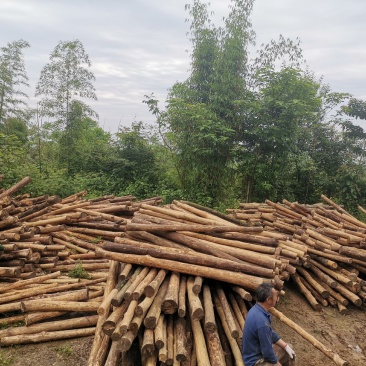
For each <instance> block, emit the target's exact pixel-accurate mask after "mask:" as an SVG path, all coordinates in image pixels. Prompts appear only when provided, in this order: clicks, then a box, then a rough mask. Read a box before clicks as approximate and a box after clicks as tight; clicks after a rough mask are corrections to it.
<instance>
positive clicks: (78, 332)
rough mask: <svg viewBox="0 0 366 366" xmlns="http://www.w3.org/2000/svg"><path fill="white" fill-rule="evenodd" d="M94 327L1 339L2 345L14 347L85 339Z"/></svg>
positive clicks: (93, 331)
mask: <svg viewBox="0 0 366 366" xmlns="http://www.w3.org/2000/svg"><path fill="white" fill-rule="evenodd" d="M94 333H95V327H88V328H81V329H72V330H60V331H53V332H41V333H38V334H24V335H17V336H12V337H2V338H1V344H2V345H15V344H25V343H40V342H46V341H55V340H60V339H69V338H78V337H87V336H91V335H94Z"/></svg>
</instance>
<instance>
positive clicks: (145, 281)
mask: <svg viewBox="0 0 366 366" xmlns="http://www.w3.org/2000/svg"><path fill="white" fill-rule="evenodd" d="M157 273H158V270H157V269H156V268H151V269H150V271H149V272H148V274H147V275H146V276H145V278H144V279H143V280H142V281H141V282H140V283H139V284H138V285H137V286H136V288H135V289H134V290H133V292H132V294H131V298H132V299H136V300H138V299H139V298H140V296H142V294H143V293H144V292H145V288H146V286H147V285H148V284H150V283H151V281H153V280H154V279H155V277H156V276H157ZM129 291H131V289H128V290H127V291H126V293H125V297H126V296H127V294H128V293H129Z"/></svg>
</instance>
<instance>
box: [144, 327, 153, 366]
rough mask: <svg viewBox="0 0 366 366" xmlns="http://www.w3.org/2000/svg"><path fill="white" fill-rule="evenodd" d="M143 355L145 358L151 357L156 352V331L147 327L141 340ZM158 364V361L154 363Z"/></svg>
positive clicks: (146, 362)
mask: <svg viewBox="0 0 366 366" xmlns="http://www.w3.org/2000/svg"><path fill="white" fill-rule="evenodd" d="M140 349H141V355H142V356H143V358H145V359H146V358H149V357H150V356H153V355H154V352H155V344H154V331H153V330H152V329H148V328H145V329H144V331H143V337H142V342H141V346H140ZM146 364H148V361H147V360H146V361H145V365H146ZM154 365H156V362H155V363H154Z"/></svg>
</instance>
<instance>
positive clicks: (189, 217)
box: [140, 203, 228, 225]
mask: <svg viewBox="0 0 366 366" xmlns="http://www.w3.org/2000/svg"><path fill="white" fill-rule="evenodd" d="M141 208H142V209H146V210H149V211H153V212H158V213H162V214H164V215H166V216H168V217H173V218H178V219H181V220H185V221H186V222H191V223H196V224H202V225H216V224H217V221H216V220H211V219H206V218H203V217H200V216H197V215H195V214H192V213H189V212H182V211H177V210H172V209H167V208H164V207H158V206H151V205H146V204H144V203H143V204H142V205H141ZM140 211H141V210H140ZM226 224H228V223H227V222H226Z"/></svg>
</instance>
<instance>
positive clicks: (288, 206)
mask: <svg viewBox="0 0 366 366" xmlns="http://www.w3.org/2000/svg"><path fill="white" fill-rule="evenodd" d="M321 198H322V200H324V201H325V204H316V205H311V206H309V205H302V204H299V203H296V202H295V203H291V202H289V201H287V200H284V201H283V204H279V203H274V202H271V201H270V200H266V202H265V203H264V204H259V203H249V204H245V203H243V204H240V206H239V208H238V209H232V210H229V216H231V217H233V218H236V219H237V220H241V221H242V222H243V223H244V222H245V223H247V224H254V225H261V226H263V229H264V230H269V231H272V232H274V233H277V234H278V235H281V237H280V236H278V246H279V247H281V248H283V249H285V250H288V251H291V252H293V253H297V255H299V257H298V259H291V260H290V263H291V264H292V265H293V266H294V267H295V268H296V273H292V274H291V278H292V280H293V281H294V282H295V283H296V285H297V286H298V288H299V290H300V291H301V293H302V294H303V295H304V296H305V297H306V299H307V300H308V302H309V303H310V304H311V306H312V307H313V308H314V309H316V310H320V309H321V307H322V306H328V305H331V306H334V307H337V308H338V309H339V311H340V312H341V313H342V314H347V313H348V312H349V310H350V307H349V304H354V305H356V306H365V305H366V282H365V280H364V279H363V278H364V277H365V274H366V224H365V223H364V222H362V221H360V220H358V219H356V218H355V217H354V216H352V215H351V214H349V213H348V212H346V211H345V210H344V209H343V208H342V207H341V206H339V205H337V204H336V203H334V202H333V201H332V200H330V199H329V198H327V197H326V196H324V195H322V196H321ZM359 209H360V210H361V211H362V212H365V210H364V209H363V208H362V207H359Z"/></svg>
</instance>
